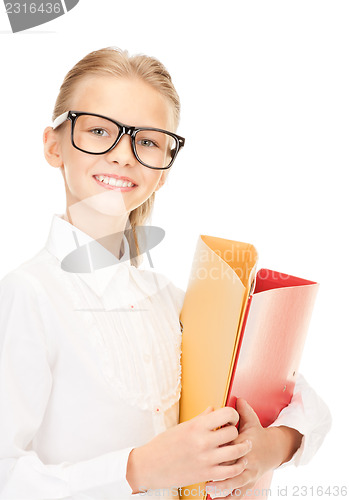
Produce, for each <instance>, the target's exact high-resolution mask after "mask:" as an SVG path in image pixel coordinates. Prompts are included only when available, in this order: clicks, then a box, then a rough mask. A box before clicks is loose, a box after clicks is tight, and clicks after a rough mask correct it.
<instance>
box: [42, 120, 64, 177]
mask: <svg viewBox="0 0 349 500" xmlns="http://www.w3.org/2000/svg"><path fill="white" fill-rule="evenodd" d="M43 141H44V155H45V158H46V160H47V161H48V163H49V164H50V165H51V166H52V167H56V168H59V167H63V160H62V155H61V148H60V135H59V133H58V132H55V131H54V130H53V128H52V127H46V128H45V130H44V134H43Z"/></svg>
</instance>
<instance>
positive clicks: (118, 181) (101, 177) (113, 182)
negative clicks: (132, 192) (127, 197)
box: [96, 175, 134, 187]
mask: <svg viewBox="0 0 349 500" xmlns="http://www.w3.org/2000/svg"><path fill="white" fill-rule="evenodd" d="M96 179H98V180H99V181H101V182H104V184H109V185H110V186H115V187H131V186H134V184H132V182H129V181H123V180H122V179H115V178H114V177H106V176H105V175H96Z"/></svg>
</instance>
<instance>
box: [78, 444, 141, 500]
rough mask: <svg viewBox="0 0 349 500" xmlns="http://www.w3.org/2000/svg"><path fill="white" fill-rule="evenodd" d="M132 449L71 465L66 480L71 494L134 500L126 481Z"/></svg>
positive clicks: (132, 447)
mask: <svg viewBox="0 0 349 500" xmlns="http://www.w3.org/2000/svg"><path fill="white" fill-rule="evenodd" d="M133 449H134V446H131V447H128V448H124V449H122V450H117V451H113V452H111V453H106V454H104V455H101V456H99V457H96V458H92V459H90V460H85V461H83V462H78V463H76V464H74V465H72V466H71V469H70V473H69V480H68V481H69V487H70V490H71V492H72V493H81V492H84V493H86V494H91V495H96V497H97V498H104V499H112V500H114V499H117V498H120V499H126V498H135V495H132V488H131V486H130V485H129V483H128V481H127V479H126V471H127V462H128V457H129V455H130V453H131V451H132V450H133Z"/></svg>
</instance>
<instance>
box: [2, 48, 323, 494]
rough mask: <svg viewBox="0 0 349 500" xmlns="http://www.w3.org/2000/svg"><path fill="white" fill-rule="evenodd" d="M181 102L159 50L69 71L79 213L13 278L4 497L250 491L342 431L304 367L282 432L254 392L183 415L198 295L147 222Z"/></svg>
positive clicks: (168, 163)
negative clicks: (161, 256)
mask: <svg viewBox="0 0 349 500" xmlns="http://www.w3.org/2000/svg"><path fill="white" fill-rule="evenodd" d="M179 110H180V106H179V98H178V95H177V93H176V90H175V88H174V86H173V83H172V80H171V77H170V75H169V74H168V72H167V70H166V69H165V67H164V66H163V65H162V64H161V63H160V62H159V61H158V60H156V59H154V58H151V57H147V56H143V55H140V56H134V57H129V55H128V53H127V52H125V51H120V50H118V49H115V48H113V47H109V48H105V49H101V50H98V51H95V52H92V53H90V54H88V55H87V56H86V57H84V58H83V59H82V60H81V61H79V62H78V63H77V64H76V65H75V66H74V67H73V68H72V70H71V71H69V73H68V74H67V75H66V77H65V79H64V82H63V84H62V86H61V88H60V92H59V95H58V98H57V101H56V105H55V108H54V112H53V127H46V129H45V131H44V151H45V157H46V160H47V161H48V163H49V164H50V165H51V166H52V167H54V168H57V169H59V170H60V172H61V174H62V176H63V180H64V185H65V193H66V210H65V213H64V214H54V215H53V218H52V223H51V227H50V231H49V235H48V239H47V242H46V245H45V246H44V248H42V249H41V250H40V251H39V252H38V253H37V254H36V255H34V256H33V257H32V258H31V259H29V260H28V261H26V262H24V263H23V264H21V265H20V266H19V267H18V268H16V269H14V270H12V271H11V272H9V273H8V274H7V275H6V276H5V277H3V279H2V280H1V282H0V300H1V313H0V334H1V343H0V346H1V364H0V369H1V386H0V438H1V450H0V452H1V457H0V458H1V460H0V471H1V474H0V498H2V499H15V498H16V499H35V500H39V499H45V500H48V499H62V498H65V499H67V498H69V499H102V498H103V499H106V498H108V499H115V498H129V497H130V498H131V497H132V498H135V497H137V496H141V495H142V496H143V495H144V494H149V495H150V494H151V490H152V489H157V490H158V491H157V496H164V497H167V498H177V488H178V487H182V486H185V485H190V484H194V483H197V482H201V481H208V480H212V484H213V485H214V486H216V488H222V489H226V488H228V489H230V491H232V492H233V490H235V489H237V488H240V489H241V491H240V496H241V493H244V492H246V491H247V489H248V488H251V487H252V486H253V485H254V483H255V482H256V480H257V479H259V478H260V477H261V476H262V475H263V474H265V473H266V472H267V471H269V470H272V469H275V468H277V467H279V466H281V465H282V464H291V463H294V464H295V465H299V464H302V463H307V462H308V461H309V460H310V458H311V457H312V456H313V455H314V453H315V452H316V451H317V449H318V448H319V446H320V445H321V443H322V441H323V439H324V436H325V434H326V433H327V432H328V430H329V427H330V420H331V419H330V413H329V411H328V408H327V406H326V405H325V403H324V402H323V401H322V400H321V399H320V398H319V397H318V396H317V394H316V393H315V392H314V391H313V390H312V389H311V388H310V387H309V385H308V384H307V383H306V381H305V380H304V378H303V377H302V376H299V377H298V380H297V385H296V388H295V393H294V397H293V399H292V401H291V404H290V405H289V406H288V407H287V408H285V409H284V410H283V411H282V412H281V413H280V415H279V417H278V419H277V420H276V421H275V422H274V423H273V424H272V425H271V426H270V427H269V428H266V429H264V428H262V427H261V425H260V423H259V420H258V418H257V416H256V414H255V413H254V411H253V409H252V408H251V407H250V406H249V405H248V404H247V402H246V401H244V400H241V399H239V400H238V402H237V409H236V410H234V409H232V408H229V407H226V408H220V409H217V410H214V409H213V408H211V407H209V408H207V409H206V410H205V411H204V412H203V413H201V414H200V415H198V416H196V417H195V418H193V419H192V420H190V421H188V422H184V423H181V424H178V401H179V398H180V390H181V382H180V373H181V371H180V370H181V367H180V353H181V351H180V346H181V329H180V324H179V314H180V311H181V307H182V303H183V299H184V293H185V292H184V291H183V290H181V289H179V288H177V287H176V286H174V284H172V283H171V282H170V281H169V280H168V279H167V278H166V277H165V276H164V275H162V274H160V273H156V272H153V271H152V270H147V269H142V268H141V267H140V264H141V262H142V259H143V256H142V254H144V252H147V250H148V249H149V247H150V236H151V237H153V235H152V234H150V232H149V233H147V235H148V238H144V232H142V231H141V229H142V226H143V229H144V223H145V221H146V220H148V218H149V217H150V215H151V211H152V207H153V203H154V198H155V192H156V191H157V190H158V189H159V188H160V187H161V186H162V185H163V184H164V182H165V181H166V178H167V176H168V174H169V171H170V168H171V167H172V165H173V163H174V161H175V159H176V156H177V154H178V152H179V151H180V149H181V148H182V147H183V146H184V142H185V140H184V138H183V137H181V136H179V135H177V134H176V130H177V126H178V123H179ZM148 229H149V228H148ZM147 235H146V236H147ZM142 236H143V238H142ZM239 418H240V425H239V434H238V432H237V430H236V427H235V424H236V423H237V422H238V420H239ZM226 424H228V425H226ZM229 424H230V425H229ZM218 427H219V429H218V430H215V429H217V428H218ZM225 495H226V493H225ZM218 496H219V495H218ZM222 496H223V495H222ZM231 496H234V493H232V494H231Z"/></svg>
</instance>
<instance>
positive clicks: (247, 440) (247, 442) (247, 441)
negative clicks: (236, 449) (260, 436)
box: [246, 439, 252, 448]
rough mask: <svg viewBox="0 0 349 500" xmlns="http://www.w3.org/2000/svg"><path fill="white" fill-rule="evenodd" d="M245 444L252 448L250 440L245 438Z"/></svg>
mask: <svg viewBox="0 0 349 500" xmlns="http://www.w3.org/2000/svg"><path fill="white" fill-rule="evenodd" d="M246 444H247V446H248V447H249V448H252V441H250V440H249V439H246Z"/></svg>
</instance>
